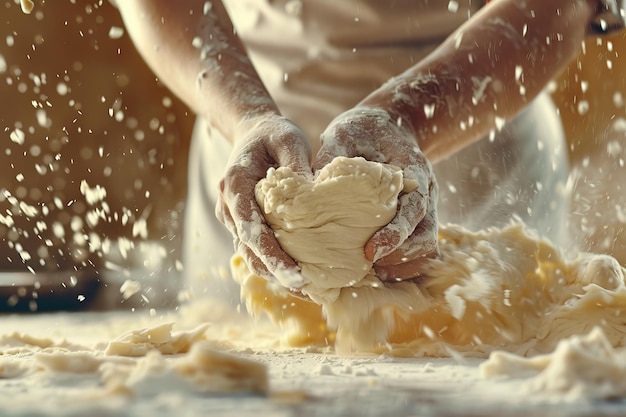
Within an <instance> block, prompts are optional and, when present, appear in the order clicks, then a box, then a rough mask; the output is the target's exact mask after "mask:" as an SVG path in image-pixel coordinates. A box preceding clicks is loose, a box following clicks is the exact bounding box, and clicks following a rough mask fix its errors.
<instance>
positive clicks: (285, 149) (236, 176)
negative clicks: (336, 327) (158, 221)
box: [216, 114, 312, 279]
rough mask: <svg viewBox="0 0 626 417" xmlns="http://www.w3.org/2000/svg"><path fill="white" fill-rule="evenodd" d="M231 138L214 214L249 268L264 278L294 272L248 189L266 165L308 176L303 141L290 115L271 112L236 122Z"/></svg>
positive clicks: (295, 268)
mask: <svg viewBox="0 0 626 417" xmlns="http://www.w3.org/2000/svg"><path fill="white" fill-rule="evenodd" d="M234 143H235V148H234V150H233V153H232V155H231V158H230V162H229V164H228V168H227V169H226V172H225V175H224V178H223V179H222V181H221V182H220V194H219V199H218V202H217V206H216V215H217V217H218V219H219V220H220V221H221V222H222V223H223V224H224V225H225V226H226V227H227V228H228V230H229V231H230V232H231V233H232V235H233V238H234V245H235V249H236V250H238V251H239V253H240V254H241V255H242V256H243V257H244V259H245V261H246V263H247V264H248V267H249V268H250V269H251V271H252V272H254V273H255V274H257V275H259V276H262V277H264V278H268V279H272V278H273V277H275V276H277V275H279V274H294V275H295V274H298V265H297V263H296V262H295V261H294V260H293V259H292V258H291V257H290V256H289V255H287V253H285V251H284V250H283V249H282V248H281V246H280V244H279V243H278V240H277V239H276V236H275V235H274V231H273V230H272V229H271V228H270V227H269V226H268V225H267V224H266V222H265V216H264V214H263V212H262V210H261V208H260V207H259V205H258V204H257V202H256V198H255V194H254V189H255V186H256V184H257V182H259V180H260V179H262V178H264V177H265V175H266V173H267V170H268V169H270V168H272V167H273V168H277V167H281V166H288V167H290V168H291V169H292V170H293V171H294V172H295V173H298V174H301V175H304V176H311V175H312V173H311V168H310V165H309V161H310V148H309V142H308V141H307V140H306V138H305V136H304V133H303V132H302V131H301V130H300V129H299V128H298V127H297V126H296V125H295V124H293V123H292V122H291V121H289V120H287V119H286V118H284V117H282V116H278V115H274V114H271V115H263V116H260V117H256V118H254V119H252V120H247V121H245V122H242V123H241V124H240V125H239V126H238V128H237V130H236V131H235V139H234Z"/></svg>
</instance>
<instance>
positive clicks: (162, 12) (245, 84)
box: [118, 0, 278, 138]
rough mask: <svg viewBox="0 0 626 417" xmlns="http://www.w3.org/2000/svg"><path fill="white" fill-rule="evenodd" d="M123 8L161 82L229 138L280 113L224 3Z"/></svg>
mask: <svg viewBox="0 0 626 417" xmlns="http://www.w3.org/2000/svg"><path fill="white" fill-rule="evenodd" d="M118 7H119V9H120V13H121V15H122V18H123V19H124V22H125V25H126V28H127V30H128V32H129V34H130V36H131V37H132V39H133V42H134V43H135V45H136V47H137V49H138V50H139V52H140V53H141V55H142V56H143V57H144V59H145V61H146V62H147V63H148V64H149V65H150V67H151V68H152V70H153V71H154V72H155V74H156V75H157V76H158V77H159V79H160V80H161V81H162V82H163V83H164V84H165V85H167V86H168V87H169V88H170V89H171V90H172V91H173V92H174V94H176V95H177V96H178V97H180V98H181V99H182V100H183V101H184V102H185V103H186V104H187V105H188V106H189V107H190V108H191V109H192V110H193V111H194V112H196V113H197V114H199V115H201V116H203V117H205V118H206V119H207V120H209V121H210V122H211V123H212V125H213V126H215V127H216V128H217V129H219V130H220V131H221V132H222V133H223V134H224V135H225V136H226V137H228V138H231V137H232V136H233V135H232V132H233V130H234V129H235V127H236V125H237V124H238V123H239V122H240V121H241V120H243V119H245V118H247V117H253V116H254V115H257V114H261V113H267V112H275V113H278V110H277V107H276V105H275V103H274V101H273V100H272V99H271V97H270V95H269V94H268V92H267V90H266V89H265V87H264V85H263V83H262V82H261V80H260V79H259V77H258V75H257V73H256V71H255V69H254V67H253V65H252V63H251V62H250V60H249V58H248V56H247V54H246V51H245V48H244V46H243V45H242V44H241V42H240V40H239V39H238V37H237V36H236V34H235V31H234V30H233V26H232V23H231V21H230V18H229V17H228V14H227V13H226V10H225V9H224V6H223V5H222V2H221V1H220V0H212V1H204V0H202V1H200V0H180V1H172V0H120V1H118Z"/></svg>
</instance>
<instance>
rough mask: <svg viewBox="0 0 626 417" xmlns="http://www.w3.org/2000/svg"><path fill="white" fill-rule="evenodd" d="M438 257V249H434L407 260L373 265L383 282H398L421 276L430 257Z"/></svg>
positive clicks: (426, 267)
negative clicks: (384, 264) (393, 263)
mask: <svg viewBox="0 0 626 417" xmlns="http://www.w3.org/2000/svg"><path fill="white" fill-rule="evenodd" d="M438 257H439V250H438V249H435V250H434V251H433V252H432V253H429V254H426V255H424V256H422V257H419V258H417V259H413V260H411V261H409V262H404V263H400V264H395V265H386V266H379V265H374V271H375V272H376V276H377V277H378V278H379V279H380V280H382V281H384V282H399V281H405V280H407V279H412V278H416V277H421V276H423V275H424V272H425V271H426V270H427V269H428V264H429V263H430V260H431V259H435V258H438Z"/></svg>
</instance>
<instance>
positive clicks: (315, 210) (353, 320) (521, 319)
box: [232, 158, 626, 357]
mask: <svg viewBox="0 0 626 417" xmlns="http://www.w3.org/2000/svg"><path fill="white" fill-rule="evenodd" d="M388 169H389V170H388ZM386 175H390V176H391V177H390V178H392V180H389V181H386V180H380V181H378V180H372V178H375V179H376V178H384V177H385V176H386ZM401 175H402V173H401V172H399V171H398V170H394V168H391V167H385V166H382V165H381V164H377V163H373V162H368V161H364V160H362V159H360V158H357V159H347V158H337V159H335V160H334V161H333V162H332V163H331V164H329V165H328V166H327V167H326V168H324V170H322V172H321V173H320V174H319V176H318V177H317V178H316V179H315V180H313V181H311V180H308V179H304V178H300V177H298V176H296V175H295V174H293V172H291V171H290V170H289V169H288V168H279V169H276V170H272V171H270V172H268V176H267V178H266V180H265V181H261V182H260V183H259V185H258V186H257V199H258V201H259V203H260V205H261V207H262V208H263V209H264V210H265V212H266V213H267V221H268V223H269V224H270V225H272V227H273V228H274V230H276V234H277V237H278V240H279V241H280V242H281V245H283V247H284V248H285V250H286V251H287V252H288V253H290V254H291V255H292V256H293V257H294V258H295V259H296V260H298V261H299V262H300V265H301V266H302V271H303V276H304V280H305V286H304V287H303V288H302V290H303V292H304V293H305V294H308V295H309V296H310V297H311V299H313V300H314V301H315V304H313V303H307V302H306V301H302V300H298V299H297V298H295V297H293V296H292V295H290V293H289V292H288V291H287V290H286V289H285V288H284V287H282V286H280V285H277V284H276V283H269V282H266V281H264V280H263V279H261V278H259V277H256V276H254V275H252V274H250V272H249V270H248V269H247V268H246V265H245V262H243V260H242V258H241V257H239V256H237V255H235V257H234V258H233V261H232V267H233V275H234V278H235V279H236V280H237V281H238V282H239V283H240V284H241V286H242V297H243V298H244V299H245V301H246V304H247V307H248V309H249V311H250V312H252V313H253V314H255V315H263V314H267V315H268V316H269V317H270V318H272V320H274V321H275V322H277V323H279V324H281V325H283V326H285V327H288V328H289V329H290V332H289V335H288V336H287V337H286V342H287V343H290V344H309V343H320V344H324V343H333V342H334V343H335V346H336V348H337V350H338V352H340V353H355V352H364V351H365V352H391V353H393V354H397V355H409V356H413V355H418V356H422V355H429V356H449V355H451V354H453V353H452V352H454V351H456V352H465V353H467V354H470V355H474V356H482V357H484V356H486V355H487V354H488V353H490V352H492V351H494V350H500V349H504V350H507V351H510V352H515V353H519V354H523V355H527V354H533V353H544V352H550V351H552V350H553V349H554V348H555V347H556V344H557V343H558V341H559V340H561V339H563V338H565V337H568V336H571V335H574V334H584V333H587V332H589V331H590V330H591V329H592V328H594V327H595V326H600V327H602V328H603V330H604V332H605V335H606V337H607V339H608V340H609V342H610V344H611V345H612V346H620V345H622V344H624V341H625V340H626V339H625V335H626V328H625V326H624V324H623V323H624V314H625V313H624V312H626V286H625V285H624V269H623V268H622V267H621V266H620V265H619V264H618V262H617V261H616V260H615V259H613V258H611V257H610V256H604V255H592V254H578V255H576V256H575V257H572V258H571V259H568V258H567V257H566V256H565V255H564V254H563V253H562V252H561V251H560V250H558V249H557V248H555V247H554V246H553V245H551V244H550V243H549V242H547V241H545V240H541V239H539V238H538V237H536V236H535V235H533V234H532V233H530V232H529V231H528V230H527V229H526V228H525V227H524V226H523V225H519V224H512V225H511V226H509V227H506V228H503V229H489V230H482V231H480V232H475V233H474V232H470V231H468V230H466V229H464V228H462V227H460V226H457V225H446V226H441V227H440V230H439V248H440V251H441V257H440V258H438V259H434V260H427V261H425V264H424V270H423V271H422V272H423V274H424V277H423V278H422V279H421V281H420V282H419V283H418V284H415V283H413V282H399V283H393V284H386V283H383V282H381V281H379V280H378V279H377V278H376V277H375V275H373V274H372V273H371V265H370V264H368V263H366V262H363V254H362V253H363V245H364V243H365V242H366V241H367V239H368V238H369V236H370V235H371V234H372V233H374V232H375V231H376V230H377V228H378V227H380V225H381V223H382V224H384V223H385V221H388V220H385V221H383V220H382V219H380V222H377V220H379V217H378V215H379V214H380V211H376V210H373V209H372V207H370V206H371V205H375V206H381V207H383V208H385V209H387V210H382V208H381V211H384V212H385V213H387V215H386V216H385V219H388V218H389V212H390V211H391V207H395V203H394V202H393V201H390V199H392V200H393V199H396V198H397V193H398V192H400V189H401V187H400V186H399V184H401ZM365 183H367V185H364V184H365ZM268 184H272V186H271V187H270V186H268ZM390 184H393V186H394V187H395V188H394V189H393V190H390V188H389V187H390ZM371 187H378V189H377V190H376V189H374V190H372V189H371ZM320 190H322V191H320ZM391 191H393V193H392V192H391ZM365 192H367V195H368V196H369V197H365V198H364V197H363V196H362V195H361V193H365ZM377 195H379V196H382V198H380V199H376V198H373V197H372V196H377ZM394 195H395V196H394ZM292 212H297V213H299V214H298V215H297V216H295V215H294V216H291V213H292ZM344 216H345V217H346V218H349V220H344ZM285 220H287V221H285ZM370 224H375V225H376V226H372V227H371V228H369V229H368V231H367V232H365V231H364V230H362V229H361V228H362V227H363V228H365V227H366V226H367V225H370ZM353 232H354V234H355V236H354V240H352V237H353V236H352V234H353ZM319 233H322V236H323V238H320V237H319ZM348 241H350V242H349V243H348ZM344 245H345V246H347V247H350V249H349V251H345V252H344V251H343V249H342V247H343V246H344ZM355 259H358V261H355ZM309 264H313V267H311V266H310V265H309ZM317 273H319V275H316V274H317ZM359 276H361V277H362V278H361V279H359V278H358V277H359Z"/></svg>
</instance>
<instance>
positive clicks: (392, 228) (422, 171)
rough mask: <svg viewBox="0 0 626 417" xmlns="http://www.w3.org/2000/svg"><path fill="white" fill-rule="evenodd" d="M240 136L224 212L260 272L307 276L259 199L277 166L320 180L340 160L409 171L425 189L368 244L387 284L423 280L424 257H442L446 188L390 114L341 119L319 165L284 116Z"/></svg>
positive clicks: (250, 126) (225, 183)
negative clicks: (440, 200)
mask: <svg viewBox="0 0 626 417" xmlns="http://www.w3.org/2000/svg"><path fill="white" fill-rule="evenodd" d="M235 134H236V135H237V138H238V141H240V142H239V143H242V144H244V145H243V146H242V147H241V148H240V149H238V150H237V151H236V152H235V154H234V155H233V159H232V160H231V163H230V166H229V168H228V169H227V171H226V173H225V177H224V179H223V180H222V181H221V183H220V198H219V201H218V203H217V207H216V214H217V216H218V219H219V220H220V221H221V222H222V223H223V224H224V225H225V226H226V227H227V228H228V229H229V230H230V232H231V233H232V235H233V237H234V243H235V249H237V250H239V252H240V253H241V254H242V256H243V257H244V259H245V260H246V263H247V264H248V266H249V267H250V268H251V270H252V271H253V272H254V273H255V274H257V275H259V276H262V277H264V278H267V279H272V277H273V276H275V275H277V274H284V273H297V272H298V271H299V268H298V265H297V263H296V262H295V261H294V260H293V259H292V258H291V257H290V256H289V255H287V253H285V252H284V251H283V249H282V248H281V246H280V244H279V243H278V240H277V239H276V237H275V236H274V232H273V230H272V229H271V228H270V227H269V226H268V225H267V224H266V223H265V220H264V215H263V212H262V211H261V209H260V207H259V206H258V205H257V203H256V200H255V196H254V187H255V186H256V184H257V182H258V181H259V180H261V179H262V178H264V177H265V175H266V173H267V170H268V168H270V167H276V166H289V167H290V168H291V169H292V170H293V171H294V172H296V173H298V174H300V175H303V176H305V177H309V178H312V176H313V172H315V171H317V170H319V169H321V168H322V167H323V166H325V165H326V164H328V163H329V162H330V161H331V160H332V159H333V158H335V157H337V156H345V157H356V156H362V157H364V158H365V159H367V160H370V161H375V162H381V163H386V164H390V165H395V166H398V167H400V168H402V169H403V171H404V172H403V173H404V176H405V178H410V179H414V180H418V182H419V187H418V189H417V190H415V191H412V192H410V193H405V194H401V195H400V198H399V204H398V210H397V213H396V216H395V217H394V219H393V220H392V221H391V222H390V223H389V224H388V225H387V226H385V227H383V228H381V229H380V230H379V231H378V232H376V233H375V234H374V235H373V236H372V237H371V238H370V240H369V241H368V242H367V244H366V245H365V256H366V258H367V259H369V260H371V261H373V262H374V268H375V270H376V273H377V275H378V276H379V278H381V279H382V280H384V281H390V282H393V281H398V280H403V279H408V278H413V277H415V276H417V275H419V272H420V268H419V266H420V263H421V260H422V259H423V258H424V257H427V256H436V255H437V253H438V249H437V213H436V203H437V190H438V189H437V183H436V181H435V178H434V175H433V173H432V169H431V165H430V163H429V161H428V160H427V159H426V157H425V156H424V154H423V153H422V152H421V151H420V149H419V147H418V145H417V141H416V138H415V135H414V134H413V132H412V131H411V129H410V128H409V127H405V126H402V124H401V123H398V122H397V120H395V119H393V118H392V117H391V116H390V115H389V113H387V112H386V111H384V110H381V109H375V108H366V107H360V108H359V107H357V108H355V109H352V110H349V111H347V112H345V113H343V114H342V115H340V116H339V117H337V118H336V119H335V120H334V121H333V122H331V124H330V125H329V126H328V128H326V130H325V131H324V133H322V136H321V139H322V146H321V148H320V150H319V152H318V154H317V155H316V157H315V159H314V161H313V163H312V164H310V162H309V161H310V160H311V158H310V155H311V151H310V147H309V142H308V140H307V139H306V137H305V136H304V133H303V132H302V131H301V130H300V129H299V128H298V127H297V126H296V125H295V124H293V123H292V122H291V121H289V120H288V119H286V118H284V117H282V116H279V115H275V114H269V115H263V116H259V117H256V118H254V119H252V120H248V121H245V122H243V123H242V124H241V125H240V126H239V128H238V130H237V131H236V132H235ZM259 220H261V221H260V222H259Z"/></svg>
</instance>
